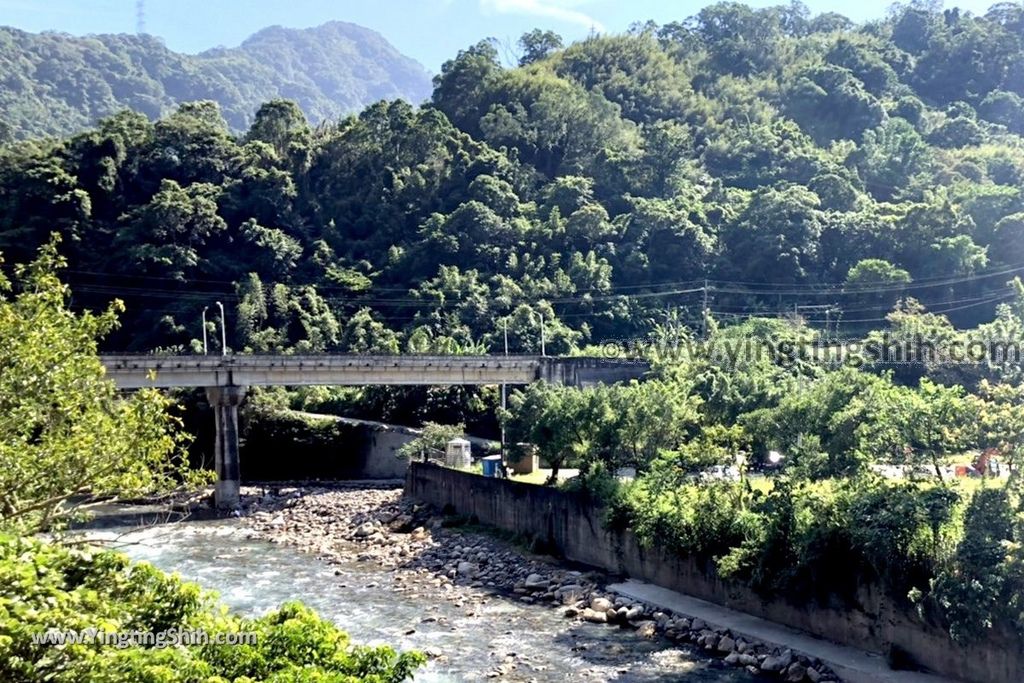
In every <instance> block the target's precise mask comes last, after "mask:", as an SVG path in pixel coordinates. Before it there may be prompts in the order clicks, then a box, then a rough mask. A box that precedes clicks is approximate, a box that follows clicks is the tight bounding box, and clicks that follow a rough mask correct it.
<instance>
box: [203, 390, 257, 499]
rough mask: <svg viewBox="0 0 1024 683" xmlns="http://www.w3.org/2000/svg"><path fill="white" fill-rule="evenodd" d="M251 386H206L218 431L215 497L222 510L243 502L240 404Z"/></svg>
mask: <svg viewBox="0 0 1024 683" xmlns="http://www.w3.org/2000/svg"><path fill="white" fill-rule="evenodd" d="M247 389H248V387H240V386H214V387H206V398H207V400H209V402H210V407H211V408H213V418H214V421H215V424H216V431H217V437H216V443H215V448H214V464H215V466H216V469H217V483H216V488H215V489H214V494H213V499H214V502H215V503H216V504H217V507H218V508H221V509H231V508H234V507H237V506H238V502H239V487H240V485H241V473H240V469H239V456H238V406H240V405H241V404H242V401H244V400H245V393H246V390H247Z"/></svg>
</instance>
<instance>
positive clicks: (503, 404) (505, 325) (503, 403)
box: [501, 318, 508, 462]
mask: <svg viewBox="0 0 1024 683" xmlns="http://www.w3.org/2000/svg"><path fill="white" fill-rule="evenodd" d="M501 327H502V331H503V332H504V335H505V357H506V358H508V318H504V319H503V320H502V321H501ZM505 387H506V385H505V383H504V382H502V383H501V410H502V411H504V410H505V409H506V400H505V396H506V394H505V391H506V389H505ZM501 461H502V462H505V420H504V419H503V420H502V421H501Z"/></svg>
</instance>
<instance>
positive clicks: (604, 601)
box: [590, 598, 614, 612]
mask: <svg viewBox="0 0 1024 683" xmlns="http://www.w3.org/2000/svg"><path fill="white" fill-rule="evenodd" d="M613 607H614V605H613V604H612V601H611V600H609V599H608V598H594V599H593V600H591V601H590V609H592V610H594V611H595V612H607V611H608V610H610V609H612V608H613Z"/></svg>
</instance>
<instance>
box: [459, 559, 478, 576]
mask: <svg viewBox="0 0 1024 683" xmlns="http://www.w3.org/2000/svg"><path fill="white" fill-rule="evenodd" d="M455 571H456V573H458V575H459V576H465V577H472V576H473V575H475V574H476V572H477V566H476V565H475V564H473V563H472V562H467V561H465V560H463V561H462V562H459V564H458V567H456V569H455Z"/></svg>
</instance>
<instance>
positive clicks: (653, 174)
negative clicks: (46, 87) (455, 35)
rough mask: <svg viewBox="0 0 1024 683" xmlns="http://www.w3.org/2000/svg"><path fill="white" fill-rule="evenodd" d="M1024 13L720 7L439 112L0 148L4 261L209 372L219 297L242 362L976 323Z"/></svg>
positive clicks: (204, 112) (165, 124) (468, 76)
mask: <svg viewBox="0 0 1024 683" xmlns="http://www.w3.org/2000/svg"><path fill="white" fill-rule="evenodd" d="M1021 16H1022V13H1021V10H1020V7H1019V6H1016V5H1011V4H1001V5H996V6H994V7H993V8H992V10H991V11H990V12H988V13H986V14H985V15H982V16H975V15H972V14H969V13H966V12H960V11H957V10H949V11H946V12H939V11H936V10H933V9H929V8H927V7H925V6H921V5H911V6H905V7H898V8H896V9H895V10H894V12H893V13H892V14H891V15H890V16H888V17H887V18H885V19H882V20H879V21H876V22H871V23H869V24H866V25H863V26H854V25H851V24H850V22H848V21H846V20H844V19H843V18H842V17H839V16H837V15H821V16H817V17H811V16H810V15H809V14H808V13H807V11H806V10H805V9H804V8H803V7H802V6H801V5H799V3H794V4H791V5H788V6H785V7H776V8H768V9H757V10H755V9H751V8H748V7H745V6H743V5H737V4H728V3H726V4H718V5H714V6H711V7H708V8H706V9H704V10H702V11H701V12H700V13H699V14H697V15H696V16H694V17H691V18H690V19H687V20H685V21H683V22H681V23H677V24H669V25H665V26H653V25H640V26H637V27H636V28H635V29H633V30H632V31H630V32H629V33H627V34H625V35H617V36H594V37H591V38H588V39H587V40H584V41H582V42H579V43H576V44H573V45H570V46H568V47H565V48H559V47H558V45H559V44H560V42H561V41H560V40H558V39H557V36H545V35H543V34H540V35H534V34H529V35H527V36H524V39H523V48H524V55H523V60H522V62H523V65H522V66H516V67H514V68H505V67H503V66H502V65H501V63H500V61H499V58H498V52H497V50H496V49H495V47H494V46H493V45H492V44H491V43H489V42H483V43H480V44H478V45H475V46H472V47H470V48H468V49H466V50H464V51H462V52H461V53H459V55H458V56H456V57H455V58H453V59H452V60H450V61H449V62H447V63H446V64H445V65H444V68H443V69H442V72H441V73H440V74H439V75H438V76H437V78H436V79H435V88H434V92H433V98H432V102H431V104H430V105H429V106H426V107H423V108H421V109H418V110H417V109H414V108H413V107H411V106H410V105H408V104H406V103H403V102H400V101H399V102H380V103H377V104H374V105H372V106H370V107H368V108H367V109H365V110H364V111H363V112H362V113H360V114H359V115H358V116H354V117H350V118H346V119H343V120H341V121H338V122H336V123H331V124H329V125H324V126H321V127H319V128H317V129H313V128H311V126H310V125H309V124H308V123H307V117H306V116H304V115H303V113H302V110H301V109H300V108H298V107H296V106H294V105H292V104H290V103H288V102H283V101H274V102H270V103H267V104H266V105H264V106H263V107H262V108H261V109H260V111H259V112H258V114H257V115H256V116H255V118H254V119H253V122H252V125H251V127H250V128H249V130H248V132H247V133H246V134H245V135H241V136H237V135H234V134H232V132H231V126H229V125H227V124H226V123H225V121H224V119H223V118H222V113H221V112H219V111H218V108H217V107H216V106H215V105H214V104H211V103H209V102H205V103H204V102H200V103H191V104H186V105H182V106H180V107H179V108H178V109H177V110H176V111H175V112H174V113H172V114H170V115H168V116H166V117H164V118H163V119H161V120H160V121H158V122H156V123H152V122H150V121H148V120H147V119H146V118H145V117H144V116H142V115H139V114H131V113H121V114H117V115H115V116H113V117H110V118H108V119H106V120H104V121H102V122H101V123H100V124H99V125H98V126H97V127H96V128H95V129H93V130H91V131H88V132H85V133H82V134H80V135H77V136H75V137H72V138H68V139H64V140H56V141H51V142H33V143H22V144H16V145H13V146H8V147H7V149H6V150H5V151H4V152H3V154H2V156H0V246H2V248H3V249H4V250H5V251H6V252H7V253H8V256H9V258H11V259H12V260H15V261H19V260H25V258H27V255H28V254H30V253H31V251H32V250H33V249H34V248H35V247H36V246H37V245H38V244H40V243H41V242H43V241H45V240H46V239H47V238H48V235H49V234H50V232H51V231H53V230H57V231H59V232H60V233H61V234H62V235H63V236H64V237H65V240H64V244H65V245H66V247H65V248H66V250H67V252H68V257H69V259H70V263H71V269H70V271H69V272H70V274H71V277H72V278H73V279H72V284H73V285H74V289H75V291H76V304H78V305H81V306H87V305H88V306H93V307H98V306H99V305H100V304H101V303H102V302H104V301H105V300H107V299H109V298H110V296H111V295H112V294H115V293H116V294H119V295H121V296H122V298H124V300H125V301H126V304H127V310H126V312H125V325H124V328H123V331H122V332H121V333H119V334H116V335H114V336H112V337H111V338H110V341H109V342H108V344H109V346H110V347H120V349H122V350H129V349H130V350H148V349H153V348H156V347H162V348H171V347H183V348H192V349H194V348H196V345H197V344H199V341H198V340H200V339H201V338H202V335H201V333H200V329H199V321H200V317H201V316H200V314H201V312H202V309H203V308H204V307H206V306H210V305H212V302H213V300H215V299H218V298H219V299H221V300H222V301H224V302H225V303H228V304H230V305H229V307H228V308H229V315H228V318H229V330H228V331H229V335H228V339H229V345H230V346H231V347H232V348H233V349H237V350H243V349H250V350H253V351H276V350H295V351H324V350H349V351H353V352H359V353H370V352H381V353H390V352H394V351H398V350H403V351H404V350H413V351H418V352H431V351H433V352H479V351H481V350H484V349H491V350H500V349H501V348H502V345H503V338H504V331H505V329H506V328H507V330H508V339H509V347H510V349H511V350H512V351H517V352H536V351H538V350H539V347H540V328H541V326H542V325H543V327H544V330H545V337H546V339H545V341H546V350H547V351H548V353H552V354H554V353H564V352H567V351H571V350H573V349H575V348H578V347H579V346H581V345H583V344H586V343H588V342H601V341H605V340H607V339H623V338H630V337H634V336H637V335H642V334H646V333H647V332H649V331H650V330H651V329H652V327H653V325H654V324H656V323H657V324H661V323H662V321H665V320H666V319H667V318H670V317H673V316H674V318H675V319H677V320H680V321H682V322H684V323H686V324H688V325H689V326H690V327H691V328H694V329H696V328H698V327H700V326H701V325H702V315H701V310H702V307H703V304H704V301H705V298H704V294H705V293H706V294H707V303H708V305H709V307H710V308H711V309H712V310H713V311H714V313H715V314H716V317H717V318H718V319H719V320H721V321H723V322H732V321H735V320H743V319H746V318H748V317H750V316H752V315H758V314H760V315H764V314H768V315H776V314H778V313H794V312H795V313H796V314H799V315H801V316H803V317H804V318H806V319H807V320H808V321H810V322H811V323H813V326H814V327H816V328H818V329H824V328H825V327H828V328H829V329H830V331H832V332H833V333H834V332H835V331H836V329H837V327H836V326H837V324H838V330H839V331H840V333H842V334H847V333H849V332H850V331H851V330H865V329H869V328H871V327H877V326H879V325H882V324H884V322H885V321H884V316H885V313H886V312H887V311H888V310H890V309H891V308H892V307H893V306H894V305H895V304H896V302H897V301H898V300H899V299H901V298H906V297H908V296H912V297H914V298H916V299H918V300H919V301H920V302H921V303H922V304H923V305H925V306H926V307H927V308H928V309H930V310H933V311H936V312H939V313H942V312H945V313H948V314H949V315H950V316H951V318H952V320H953V321H954V322H955V323H957V324H960V325H964V324H973V323H976V322H979V321H983V320H986V319H989V318H991V316H992V315H993V313H994V310H995V306H996V305H997V304H998V303H999V302H1000V301H1003V300H1005V299H1007V298H1009V296H1010V292H1009V291H1008V290H1007V288H1006V285H1005V283H1006V280H1007V279H1008V277H1007V274H1008V273H1012V272H1019V267H1020V266H1021V264H1022V263H1024V252H1022V251H1021V249H1020V248H1019V245H1020V244H1024V218H1022V216H1024V198H1022V190H1021V187H1022V183H1021V179H1022V178H1024V139H1022V138H1021V137H1020V134H1021V133H1022V132H1024V128H1022V125H1024V124H1022V123H1021V121H1019V120H1018V119H1021V120H1024V113H1022V112H1024V108H1022V107H1024V105H1021V104H1020V102H1021V97H1022V96H1024V91H1022V90H1021V87H1022V86H1021V83H1022V82H1024V78H1022V77H1021V76H1020V74H1021V71H1022V68H1024V67H1022V66H1021V65H1022V64H1024V49H1022V47H1021V30H1020V26H1021V22H1022V19H1021ZM197 94H201V93H197ZM307 106H308V105H307ZM1015 107H1016V109H1015ZM1018 110H1020V111H1018ZM148 113H149V114H151V115H152V114H153V113H154V112H152V111H148ZM227 113H228V114H229V118H230V119H231V122H232V123H233V124H234V125H237V121H236V118H235V114H234V113H233V111H232V110H229V111H227ZM309 114H310V116H311V117H312V118H314V120H318V119H319V118H320V117H321V116H323V113H322V112H320V111H312V110H311V111H309ZM705 278H707V282H706V283H705ZM211 310H212V309H211ZM208 322H209V324H210V326H211V329H210V333H211V334H210V335H209V336H210V343H211V346H212V347H213V349H216V347H217V346H218V341H219V340H218V337H219V335H217V334H214V325H215V323H216V320H215V319H214V318H213V317H212V316H210V317H208Z"/></svg>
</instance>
